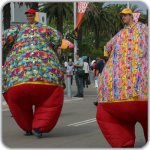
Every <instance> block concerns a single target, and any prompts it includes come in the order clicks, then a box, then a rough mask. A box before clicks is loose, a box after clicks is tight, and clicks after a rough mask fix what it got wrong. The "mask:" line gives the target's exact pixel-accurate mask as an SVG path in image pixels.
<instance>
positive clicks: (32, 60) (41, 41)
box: [2, 9, 64, 137]
mask: <svg viewBox="0 0 150 150" xmlns="http://www.w3.org/2000/svg"><path fill="white" fill-rule="evenodd" d="M35 14H36V13H35V11H34V10H33V9H29V10H28V11H27V12H25V15H26V17H27V20H28V23H24V24H20V25H16V26H14V27H11V28H10V29H7V30H5V31H4V33H3V37H2V40H3V50H4V51H5V50H6V49H8V48H10V52H9V54H8V55H7V57H6V61H5V63H4V66H3V70H2V85H3V96H4V98H5V100H6V101H7V104H8V106H9V108H10V111H11V113H12V115H13V117H14V119H15V121H16V122H17V124H18V125H19V126H20V128H22V129H23V130H24V131H26V134H25V135H32V134H33V133H32V130H34V131H35V133H36V136H37V137H41V136H42V133H45V132H50V131H51V130H52V129H53V128H54V126H55V125H56V123H57V121H58V118H59V116H60V113H61V110H62V106H63V99H64V91H63V82H64V76H63V73H62V67H61V65H60V63H59V59H58V57H57V56H56V53H55V50H57V48H58V47H59V46H60V45H61V41H62V35H61V33H60V32H58V31H57V30H55V29H53V28H51V27H49V26H47V25H43V24H41V23H38V22H36V21H35ZM33 105H34V106H35V112H34V114H33V110H32V106H33Z"/></svg>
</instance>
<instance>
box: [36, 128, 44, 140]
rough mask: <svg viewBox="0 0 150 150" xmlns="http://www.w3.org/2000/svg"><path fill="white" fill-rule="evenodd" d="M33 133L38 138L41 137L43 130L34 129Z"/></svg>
mask: <svg viewBox="0 0 150 150" xmlns="http://www.w3.org/2000/svg"><path fill="white" fill-rule="evenodd" d="M35 133H36V134H35V135H36V137H37V138H38V139H39V138H41V137H42V133H43V131H41V130H38V129H37V130H35Z"/></svg>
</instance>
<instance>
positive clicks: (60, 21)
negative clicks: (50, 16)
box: [57, 14, 63, 35]
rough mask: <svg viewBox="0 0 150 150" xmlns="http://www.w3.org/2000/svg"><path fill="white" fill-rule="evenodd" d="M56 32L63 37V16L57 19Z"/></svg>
mask: <svg viewBox="0 0 150 150" xmlns="http://www.w3.org/2000/svg"><path fill="white" fill-rule="evenodd" d="M57 30H58V31H59V32H60V33H61V34H62V35H63V14H61V17H59V18H57Z"/></svg>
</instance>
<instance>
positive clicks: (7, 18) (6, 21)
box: [3, 3, 10, 30]
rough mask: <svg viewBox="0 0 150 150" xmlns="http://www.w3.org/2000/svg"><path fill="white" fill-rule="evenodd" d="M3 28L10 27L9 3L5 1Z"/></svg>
mask: <svg viewBox="0 0 150 150" xmlns="http://www.w3.org/2000/svg"><path fill="white" fill-rule="evenodd" d="M3 21H4V30H6V29H8V28H10V3H7V4H6V5H5V6H4V8H3Z"/></svg>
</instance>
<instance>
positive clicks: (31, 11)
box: [25, 9, 35, 15]
mask: <svg viewBox="0 0 150 150" xmlns="http://www.w3.org/2000/svg"><path fill="white" fill-rule="evenodd" d="M27 13H30V14H34V15H35V10H34V9H29V10H27V11H26V12H25V14H27Z"/></svg>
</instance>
